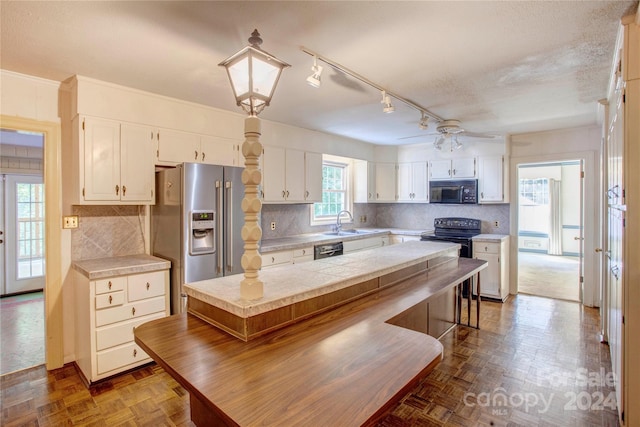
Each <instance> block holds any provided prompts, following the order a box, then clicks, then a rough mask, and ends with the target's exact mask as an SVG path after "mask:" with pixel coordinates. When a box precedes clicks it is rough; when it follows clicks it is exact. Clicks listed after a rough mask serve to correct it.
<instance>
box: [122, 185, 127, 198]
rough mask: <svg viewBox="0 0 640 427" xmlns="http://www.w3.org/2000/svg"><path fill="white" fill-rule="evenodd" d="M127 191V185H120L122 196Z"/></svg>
mask: <svg viewBox="0 0 640 427" xmlns="http://www.w3.org/2000/svg"><path fill="white" fill-rule="evenodd" d="M126 193H127V187H126V186H125V185H123V186H122V195H123V196H124V195H125V194H126Z"/></svg>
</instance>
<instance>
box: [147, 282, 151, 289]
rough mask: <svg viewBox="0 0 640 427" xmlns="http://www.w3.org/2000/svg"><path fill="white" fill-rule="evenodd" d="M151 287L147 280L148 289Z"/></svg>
mask: <svg viewBox="0 0 640 427" xmlns="http://www.w3.org/2000/svg"><path fill="white" fill-rule="evenodd" d="M149 287H151V285H150V284H149V282H147V290H149Z"/></svg>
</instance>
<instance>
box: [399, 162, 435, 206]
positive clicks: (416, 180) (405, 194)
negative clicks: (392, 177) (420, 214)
mask: <svg viewBox="0 0 640 427" xmlns="http://www.w3.org/2000/svg"><path fill="white" fill-rule="evenodd" d="M427 179H428V178H427V162H405V163H398V201H399V202H428V201H429V198H428V193H429V192H428V187H427Z"/></svg>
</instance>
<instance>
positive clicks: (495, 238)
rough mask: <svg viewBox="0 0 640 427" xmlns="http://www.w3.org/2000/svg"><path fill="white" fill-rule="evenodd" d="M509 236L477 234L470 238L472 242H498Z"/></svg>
mask: <svg viewBox="0 0 640 427" xmlns="http://www.w3.org/2000/svg"><path fill="white" fill-rule="evenodd" d="M508 238H509V235H508V234H478V235H476V236H473V237H472V238H471V240H473V241H474V242H497V243H500V242H502V241H504V240H507V239H508Z"/></svg>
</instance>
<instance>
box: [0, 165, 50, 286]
mask: <svg viewBox="0 0 640 427" xmlns="http://www.w3.org/2000/svg"><path fill="white" fill-rule="evenodd" d="M4 200H5V201H6V203H5V206H4V215H5V220H6V228H5V232H6V240H5V243H4V246H5V256H6V258H5V259H6V269H5V289H4V293H5V294H15V293H20V292H28V291H31V290H37V289H43V288H44V274H45V264H44V261H45V254H44V248H45V246H44V235H45V231H44V184H43V181H42V176H36V175H6V180H5V199H4Z"/></svg>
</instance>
